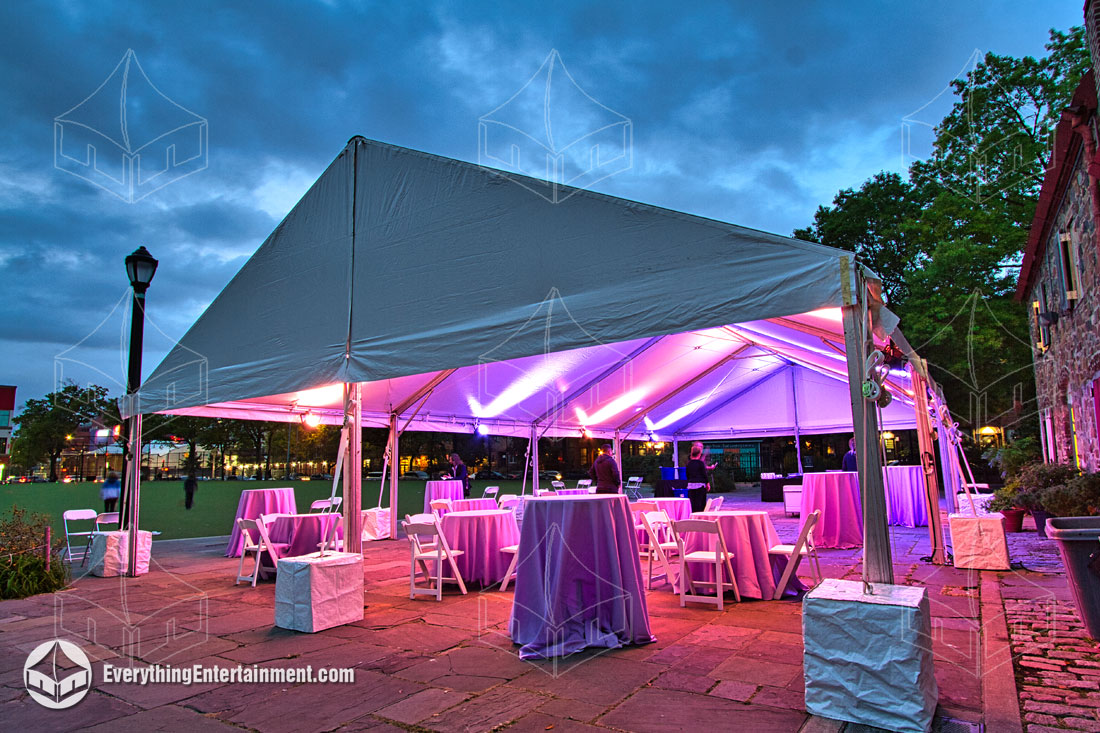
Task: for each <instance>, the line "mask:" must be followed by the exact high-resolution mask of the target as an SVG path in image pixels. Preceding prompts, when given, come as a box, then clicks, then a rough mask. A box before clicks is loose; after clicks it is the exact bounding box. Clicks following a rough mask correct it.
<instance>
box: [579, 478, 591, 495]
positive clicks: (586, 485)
mask: <svg viewBox="0 0 1100 733" xmlns="http://www.w3.org/2000/svg"><path fill="white" fill-rule="evenodd" d="M577 488H578V489H588V493H592V492H593V491H594V489H593V488H592V479H590V478H582V479H581V480H580V481H578V482H577Z"/></svg>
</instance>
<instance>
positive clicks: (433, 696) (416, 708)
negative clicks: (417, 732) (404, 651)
mask: <svg viewBox="0 0 1100 733" xmlns="http://www.w3.org/2000/svg"><path fill="white" fill-rule="evenodd" d="M468 698H469V695H464V694H462V693H460V692H453V691H450V690H441V689H439V688H437V687H429V688H427V689H425V690H421V691H420V692H417V693H415V694H413V695H410V696H409V697H406V698H405V699H404V700H401V701H400V702H396V703H394V704H392V705H387V706H386V707H384V708H382V709H381V710H378V711H376V712H375V713H374V715H375V717H379V718H386V719H387V720H396V721H398V722H400V723H409V724H412V723H419V722H420V721H422V720H425V719H426V718H431V717H432V716H436V715H437V714H439V713H441V712H442V711H444V710H446V709H447V708H449V707H452V706H454V705H457V704H458V703H460V702H463V701H464V700H467V699H468ZM429 725H430V723H429Z"/></svg>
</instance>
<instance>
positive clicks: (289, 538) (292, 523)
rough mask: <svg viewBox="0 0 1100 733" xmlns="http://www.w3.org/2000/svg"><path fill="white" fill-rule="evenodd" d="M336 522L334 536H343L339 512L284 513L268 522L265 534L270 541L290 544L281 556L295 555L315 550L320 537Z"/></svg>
mask: <svg viewBox="0 0 1100 733" xmlns="http://www.w3.org/2000/svg"><path fill="white" fill-rule="evenodd" d="M333 524H336V525H337V526H336V536H337V537H343V536H344V530H343V523H342V522H341V517H340V515H339V514H335V513H332V512H330V513H326V514H284V515H281V516H278V517H276V518H275V519H274V520H272V521H270V522H268V525H267V536H268V537H270V538H271V541H272V542H286V543H288V544H289V545H290V547H288V548H287V549H286V550H284V551H283V557H297V556H299V555H308V554H310V553H311V552H317V549H318V548H317V546H318V545H319V544H321V538H322V537H325V536H326V533H327V532H328V531H329V530H330V529H331V528H332V525H333Z"/></svg>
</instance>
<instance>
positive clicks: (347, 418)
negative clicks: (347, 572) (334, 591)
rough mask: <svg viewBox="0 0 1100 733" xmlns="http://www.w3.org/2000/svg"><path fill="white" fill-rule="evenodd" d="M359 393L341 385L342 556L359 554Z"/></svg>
mask: <svg viewBox="0 0 1100 733" xmlns="http://www.w3.org/2000/svg"><path fill="white" fill-rule="evenodd" d="M362 396H363V390H362V387H361V386H360V385H359V383H358V382H352V383H346V384H345V385H344V424H345V425H346V426H347V429H348V448H347V455H346V456H345V458H344V502H343V506H344V512H343V514H344V552H353V553H355V554H362V553H363V512H362V509H363V428H362V425H363V400H362Z"/></svg>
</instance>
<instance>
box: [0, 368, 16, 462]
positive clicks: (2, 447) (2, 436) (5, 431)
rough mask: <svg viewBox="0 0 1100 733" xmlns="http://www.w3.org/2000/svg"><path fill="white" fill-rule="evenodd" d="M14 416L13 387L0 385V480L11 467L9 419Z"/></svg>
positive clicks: (10, 423)
mask: <svg viewBox="0 0 1100 733" xmlns="http://www.w3.org/2000/svg"><path fill="white" fill-rule="evenodd" d="M14 415H15V387H10V386H4V385H0V478H4V477H5V475H6V474H7V472H8V466H10V465H11V430H12V422H11V419H12V417H13V416H14Z"/></svg>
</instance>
